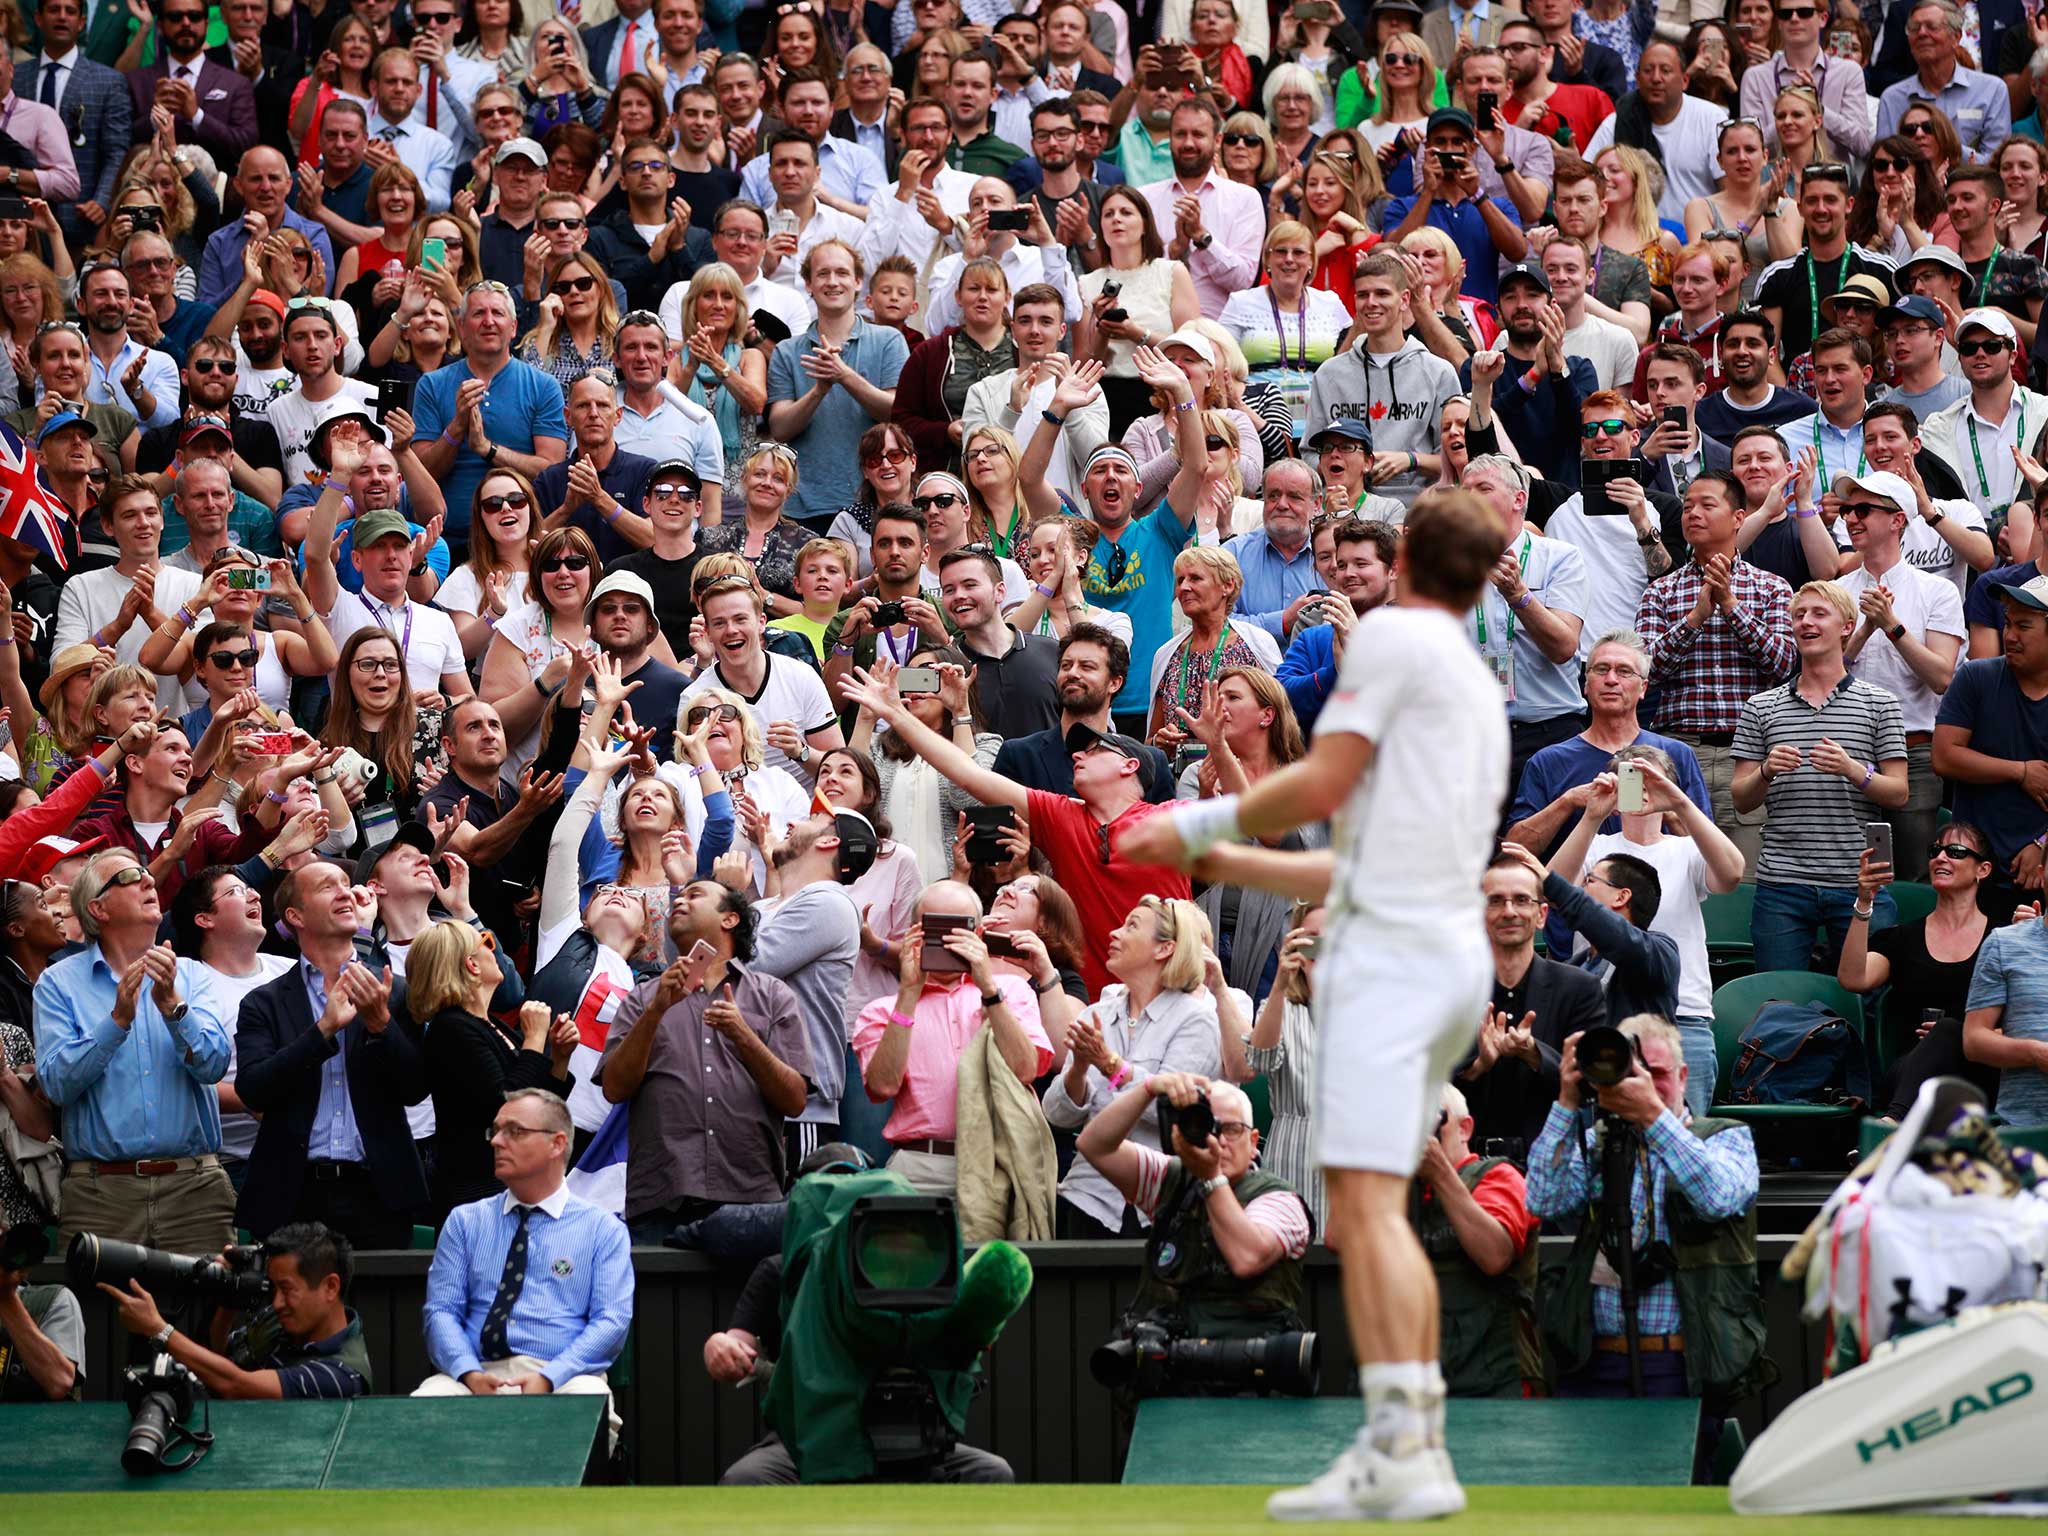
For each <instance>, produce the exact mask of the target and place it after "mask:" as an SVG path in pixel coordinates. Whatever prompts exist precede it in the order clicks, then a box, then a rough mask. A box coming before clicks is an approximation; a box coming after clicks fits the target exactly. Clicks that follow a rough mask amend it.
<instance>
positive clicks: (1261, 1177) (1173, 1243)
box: [1131, 1159, 1315, 1339]
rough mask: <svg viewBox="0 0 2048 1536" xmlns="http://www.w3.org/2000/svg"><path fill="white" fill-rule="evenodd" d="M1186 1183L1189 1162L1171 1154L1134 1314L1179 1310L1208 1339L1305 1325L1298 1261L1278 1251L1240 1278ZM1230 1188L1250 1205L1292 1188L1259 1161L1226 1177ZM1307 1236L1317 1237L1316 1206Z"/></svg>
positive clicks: (1196, 1332)
mask: <svg viewBox="0 0 2048 1536" xmlns="http://www.w3.org/2000/svg"><path fill="white" fill-rule="evenodd" d="M1189 1186H1190V1177H1189V1174H1188V1171H1187V1168H1186V1166H1185V1165H1184V1164H1183V1163H1181V1162H1180V1161H1179V1160H1178V1159H1175V1161H1174V1163H1173V1166H1172V1167H1171V1168H1169V1169H1168V1170H1167V1173H1166V1179H1165V1181H1164V1183H1163V1184H1162V1186H1161V1188H1160V1191H1159V1204H1158V1205H1157V1206H1155V1207H1154V1214H1155V1219H1154V1221H1153V1223H1152V1235H1151V1237H1150V1238H1149V1239H1147V1241H1146V1243H1145V1269H1144V1273H1143V1274H1142V1275H1141V1276H1140V1277H1139V1279H1138V1294H1137V1296H1136V1298H1135V1299H1134V1300H1133V1301H1132V1303H1131V1314H1132V1315H1134V1316H1147V1315H1152V1316H1157V1315H1160V1314H1169V1313H1170V1314H1176V1315H1178V1316H1179V1317H1180V1318H1181V1319H1182V1320H1183V1321H1184V1322H1185V1323H1186V1325H1187V1328H1188V1330H1189V1331H1190V1332H1191V1333H1192V1334H1194V1335H1195V1336H1196V1337H1198V1338H1208V1339H1256V1338H1262V1337H1264V1336H1266V1335H1268V1334H1274V1333H1287V1332H1290V1331H1293V1330H1296V1329H1300V1328H1303V1327H1305V1326H1307V1325H1306V1324H1305V1323H1303V1321H1302V1317H1301V1299H1302V1267H1301V1260H1300V1259H1297V1258H1286V1257H1283V1258H1282V1259H1281V1260H1280V1261H1279V1262H1278V1263H1277V1264H1274V1265H1273V1266H1272V1267H1271V1268H1269V1269H1267V1270H1266V1272H1265V1273H1264V1274H1261V1275H1259V1276H1258V1277H1257V1278H1255V1279H1253V1280H1251V1281H1249V1282H1246V1281H1243V1280H1240V1279H1238V1278H1237V1276H1235V1275H1233V1274H1232V1273H1231V1272H1230V1262H1229V1260H1227V1259H1225V1258H1224V1256H1223V1250H1222V1249H1221V1248H1219V1247H1217V1245H1216V1233H1215V1230H1214V1229H1213V1228H1212V1227H1211V1226H1210V1225H1209V1208H1208V1202H1207V1201H1205V1200H1203V1199H1202V1198H1201V1194H1200V1192H1199V1191H1198V1190H1194V1189H1192V1188H1190V1187H1189ZM1184 1192H1185V1194H1186V1196H1187V1198H1186V1199H1185V1201H1183V1198H1182V1197H1183V1193H1184ZM1230 1192H1231V1193H1232V1194H1234V1195H1235V1196H1237V1202H1238V1204H1239V1205H1250V1204H1251V1203H1252V1202H1253V1201H1254V1200H1256V1199H1258V1198H1259V1196H1261V1195H1269V1194H1273V1193H1276V1192H1278V1193H1282V1194H1290V1195H1293V1194H1295V1193H1296V1192H1295V1189H1294V1187H1293V1186H1292V1185H1291V1184H1289V1183H1288V1182H1287V1181H1286V1180H1285V1179H1283V1178H1281V1177H1280V1176H1279V1175H1278V1174H1272V1173H1267V1172H1266V1171H1265V1170H1264V1169H1260V1168H1248V1169H1246V1170H1245V1172H1244V1173H1242V1174H1241V1175H1239V1176H1238V1177H1237V1178H1236V1179H1234V1180H1233V1181H1232V1182H1231V1185H1230ZM1296 1198H1297V1199H1298V1198H1299V1196H1298V1195H1296ZM1306 1205H1307V1202H1306V1201H1304V1202H1303V1206H1304V1208H1306ZM1309 1237H1310V1240H1311V1241H1313V1240H1314V1237H1315V1214H1314V1213H1313V1212H1310V1214H1309Z"/></svg>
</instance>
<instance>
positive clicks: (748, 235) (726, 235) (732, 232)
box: [712, 227, 768, 245]
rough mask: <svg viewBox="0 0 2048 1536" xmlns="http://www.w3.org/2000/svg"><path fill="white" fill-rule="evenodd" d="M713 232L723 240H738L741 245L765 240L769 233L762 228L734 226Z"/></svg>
mask: <svg viewBox="0 0 2048 1536" xmlns="http://www.w3.org/2000/svg"><path fill="white" fill-rule="evenodd" d="M712 233H713V234H715V235H717V236H718V238H719V239H721V240H733V241H737V242H738V243H739V244H741V245H752V244H754V243H755V242H756V241H760V240H765V239H767V238H768V237H767V235H766V234H765V233H763V232H762V231H761V230H758V229H753V228H740V227H734V228H730V229H716V230H713V231H712Z"/></svg>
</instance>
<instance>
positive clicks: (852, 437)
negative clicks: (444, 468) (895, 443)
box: [420, 318, 910, 522]
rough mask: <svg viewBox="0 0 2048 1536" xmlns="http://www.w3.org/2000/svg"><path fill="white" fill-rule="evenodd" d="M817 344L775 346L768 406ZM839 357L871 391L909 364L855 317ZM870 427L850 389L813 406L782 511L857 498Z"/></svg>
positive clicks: (797, 382) (810, 335) (879, 332)
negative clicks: (861, 447) (862, 447)
mask: <svg viewBox="0 0 2048 1536" xmlns="http://www.w3.org/2000/svg"><path fill="white" fill-rule="evenodd" d="M818 340H819V337H818V327H817V323H816V322H815V321H814V322H812V324H811V326H810V327H809V329H807V330H806V331H805V332H804V333H803V334H802V335H801V336H791V337H790V338H789V339H788V340H786V341H781V342H778V343H776V346H775V352H774V355H773V356H771V357H770V358H769V359H768V404H769V406H770V407H771V408H772V407H773V406H774V404H775V402H776V401H778V400H794V399H796V398H797V397H798V396H800V395H802V394H804V393H805V392H806V391H807V390H809V389H810V387H811V376H810V375H809V374H808V373H805V372H804V370H803V367H802V360H803V358H804V356H805V355H806V354H807V353H809V352H812V351H814V350H816V348H817V345H818ZM839 355H840V357H841V359H842V360H843V361H844V362H845V363H846V366H847V367H849V368H851V369H852V370H853V371H854V372H855V373H857V374H859V375H860V376H861V377H862V378H864V379H866V380H867V381H868V382H869V383H870V384H872V385H874V386H875V387H876V388H877V389H894V388H895V387H896V378H897V375H899V374H901V373H902V372H903V365H904V363H905V362H906V361H908V360H909V357H910V344H909V343H908V342H906V341H905V340H904V339H903V333H902V332H901V331H898V330H896V329H894V328H892V327H890V326H886V325H875V324H873V323H872V322H870V321H868V320H866V319H864V318H857V319H856V320H855V321H854V325H853V333H852V334H851V335H850V336H848V337H847V338H846V344H845V345H844V346H842V347H841V348H840V349H839ZM874 424H875V418H874V417H872V416H870V415H869V414H868V410H867V407H866V406H864V405H862V404H861V403H860V402H859V401H858V400H856V399H854V398H853V395H852V393H851V392H850V391H848V390H846V389H845V388H843V387H839V386H836V385H835V386H834V387H833V389H832V390H831V391H830V392H829V393H828V394H827V395H826V396H825V398H824V400H823V401H822V402H820V403H819V406H818V409H817V411H816V413H815V414H813V415H812V417H811V422H810V425H809V426H807V427H805V428H804V430H803V431H802V432H801V433H799V434H798V435H797V436H796V437H795V438H793V439H791V440H790V444H789V446H790V447H791V448H792V449H794V450H795V452H796V455H797V462H798V463H799V464H800V465H801V466H802V470H801V473H800V474H799V475H798V477H797V487H796V493H795V494H794V495H792V496H791V497H790V498H789V502H788V505H786V506H785V507H784V508H783V511H784V512H786V513H787V514H788V515H789V516H790V517H793V518H795V519H796V520H797V521H798V522H804V521H805V520H807V519H810V518H824V517H830V516H831V515H832V514H833V513H834V512H837V511H838V510H839V509H840V508H841V507H843V506H846V505H848V504H849V503H851V502H853V501H855V500H856V499H858V497H859V495H860V490H861V478H860V456H859V455H858V454H857V453H855V452H854V451H853V450H854V447H855V446H856V445H857V444H858V443H859V442H860V436H861V434H862V433H863V432H865V431H867V429H868V428H869V427H872V426H873V425H874ZM420 431H421V433H422V434H424V433H425V431H426V429H425V428H424V427H422V428H421V429H420Z"/></svg>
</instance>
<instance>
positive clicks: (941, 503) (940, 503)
mask: <svg viewBox="0 0 2048 1536" xmlns="http://www.w3.org/2000/svg"><path fill="white" fill-rule="evenodd" d="M966 500H967V498H966V497H964V496H962V495H961V494H960V493H959V492H957V491H940V492H938V493H937V494H936V495H932V496H913V497H911V498H910V504H911V505H912V506H913V507H915V508H917V510H918V511H920V512H929V511H931V509H932V508H933V507H937V508H939V509H940V510H941V511H944V510H945V509H946V508H947V507H957V506H959V505H961V504H962V503H963V502H965V501H966Z"/></svg>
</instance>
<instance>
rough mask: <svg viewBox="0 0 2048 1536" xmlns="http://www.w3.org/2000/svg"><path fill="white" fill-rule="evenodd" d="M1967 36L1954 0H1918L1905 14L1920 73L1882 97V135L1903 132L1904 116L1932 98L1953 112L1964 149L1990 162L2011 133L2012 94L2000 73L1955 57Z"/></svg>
mask: <svg viewBox="0 0 2048 1536" xmlns="http://www.w3.org/2000/svg"><path fill="white" fill-rule="evenodd" d="M1962 40H1963V13H1962V11H1961V10H1959V9H1958V8H1957V7H1956V6H1954V5H1952V4H1950V3H1949V0H1916V3H1915V4H1914V6H1913V9H1912V10H1911V11H1909V12H1908V13H1907V15H1906V48H1907V51H1908V52H1910V53H1911V54H1912V55H1913V64H1914V67H1915V70H1916V73H1914V74H1911V75H1908V76H1907V77H1906V78H1905V79H1903V80H1901V81H1898V82H1897V83H1896V84H1894V85H1890V86H1887V87H1886V88H1885V92H1884V94H1883V95H1882V96H1880V97H1878V99H1877V137H1878V138H1880V139H1887V138H1890V137H1891V136H1892V135H1893V134H1895V133H1897V132H1898V131H1899V119H1901V118H1902V117H1904V116H1905V115H1906V111H1907V109H1908V108H1910V107H1911V106H1912V105H1913V104H1914V103H1915V102H1919V101H1928V102H1932V103H1933V104H1934V105H1935V106H1937V107H1939V108H1941V110H1942V111H1943V112H1945V113H1947V114H1948V120H1949V121H1950V122H1951V123H1953V124H1955V129H1956V137H1957V138H1959V139H1961V140H1962V143H1963V153H1964V154H1965V155H1966V156H1968V157H1969V158H1970V159H1971V160H1973V161H1975V162H1976V163H1977V164H1979V165H1989V164H1990V163H1991V157H1992V156H1993V155H1995V154H1997V153H1998V146H1999V145H2001V144H2003V143H2004V142H2005V141H2006V140H2007V139H2008V138H2010V137H2011V136H2012V97H2011V95H2010V94H2009V93H2008V92H2007V90H2006V87H2005V82H2004V81H2003V80H2001V79H1999V78H1998V77H1997V76H1996V75H1987V74H1983V73H1980V72H1979V71H1977V70H1974V69H1965V68H1963V67H1962V66H1961V65H1960V64H1958V63H1957V62H1956V45H1957V44H1959V43H1960V42H1962Z"/></svg>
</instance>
